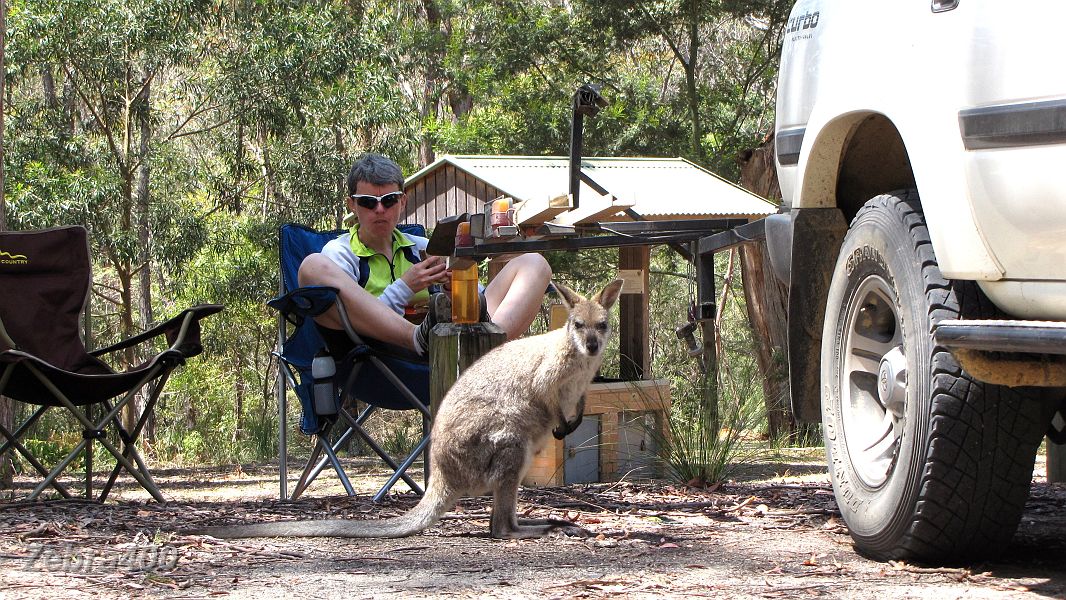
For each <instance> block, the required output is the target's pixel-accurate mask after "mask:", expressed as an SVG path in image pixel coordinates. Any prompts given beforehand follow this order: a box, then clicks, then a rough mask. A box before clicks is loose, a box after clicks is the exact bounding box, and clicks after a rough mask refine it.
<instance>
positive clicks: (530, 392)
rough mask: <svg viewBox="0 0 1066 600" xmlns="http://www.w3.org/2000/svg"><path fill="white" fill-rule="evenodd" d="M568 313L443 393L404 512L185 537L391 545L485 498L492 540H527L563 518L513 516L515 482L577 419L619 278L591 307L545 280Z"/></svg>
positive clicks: (493, 355)
mask: <svg viewBox="0 0 1066 600" xmlns="http://www.w3.org/2000/svg"><path fill="white" fill-rule="evenodd" d="M554 285H555V289H556V290H558V291H559V294H560V296H562V299H563V302H564V303H565V304H566V306H567V308H568V309H569V313H570V314H569V316H568V318H567V321H566V326H565V327H563V328H560V329H556V330H554V331H549V332H548V333H545V334H541V335H537V336H530V337H526V338H520V339H517V340H513V341H511V342H508V343H506V344H504V345H502V346H500V347H497V348H495V349H493V350H492V351H491V352H489V353H488V354H486V355H485V356H483V357H481V358H480V359H479V360H477V361H476V362H475V363H474V364H473V365H471V366H470V367H469V368H468V369H467V370H466V371H464V372H463V373H462V375H461V376H460V377H459V379H458V380H457V381H456V382H455V384H454V385H452V388H451V389H450V390H449V391H448V393H447V394H446V395H445V397H444V400H443V401H442V402H441V406H440V409H439V410H438V412H437V414H436V415H435V416H434V420H433V429H432V438H431V439H432V443H431V444H430V462H429V485H428V486H427V489H426V493H425V495H424V496H423V497H422V499H421V501H419V503H418V504H417V505H416V506H415V507H414V508H412V509H411V510H410V511H408V512H407V513H405V514H403V515H401V516H399V517H393V518H389V519H383V520H379V521H351V520H343V519H330V520H318V521H294V522H275V523H262V524H256V525H236V526H230V527H210V528H206V529H201V530H197V531H188V532H186V533H193V534H202V535H211V536H215V537H219V538H247V537H344V538H396V537H405V536H409V535H414V534H416V533H419V532H421V531H423V530H425V529H426V528H428V527H431V526H432V525H434V524H435V523H436V522H437V521H439V520H440V518H441V517H442V516H443V515H444V513H446V512H447V511H449V510H451V509H452V508H453V507H454V506H455V503H456V502H457V501H458V500H459V498H461V497H463V496H478V495H482V494H485V493H487V492H491V493H492V521H491V526H490V531H491V533H492V537H494V538H507V539H516V538H534V537H541V536H543V535H545V534H547V533H548V532H550V531H552V530H554V529H558V528H563V529H565V530H570V531H572V532H574V533H580V532H582V531H583V530H582V529H581V528H579V527H577V526H576V525H574V524H573V523H571V522H569V521H562V520H557V519H519V518H518V514H517V502H518V485H519V482H521V481H522V478H523V477H524V476H525V473H526V470H527V469H528V468H529V465H530V462H531V461H532V459H533V455H534V454H536V452H537V451H538V450H539V449H541V448H542V447H544V445H545V444H546V443H547V442H548V438H549V435H550V434H551V435H554V436H555V437H556V438H559V439H562V437H563V436H565V435H566V434H567V433H570V432H571V431H573V430H574V429H575V428H576V427H577V424H578V423H580V422H581V413H582V409H583V405H584V400H585V397H584V395H585V392H586V391H587V390H588V387H589V384H591V383H592V378H593V377H594V376H595V375H596V371H597V370H598V369H599V368H600V365H601V364H602V363H603V351H604V348H605V347H606V345H607V335H608V333H609V326H608V319H607V312H608V311H609V310H610V309H611V307H612V306H613V305H614V303H615V302H616V301H617V300H618V295H619V294H620V293H621V290H622V280H620V279H617V280H615V281H613V282H611V283H610V284H608V285H607V286H606V287H604V288H603V289H602V290H601V291H600V292H599V293H598V294H597V295H595V296H594V297H593V298H592V299H591V300H590V299H586V298H585V297H583V296H581V295H579V294H577V293H576V292H574V291H573V290H571V289H569V288H567V287H566V286H564V285H562V284H559V283H555V284H554Z"/></svg>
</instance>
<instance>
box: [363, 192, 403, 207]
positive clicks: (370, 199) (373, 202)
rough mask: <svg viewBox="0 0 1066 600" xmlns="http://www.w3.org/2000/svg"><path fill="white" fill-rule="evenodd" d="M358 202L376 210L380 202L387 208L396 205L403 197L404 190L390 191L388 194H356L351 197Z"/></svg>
mask: <svg viewBox="0 0 1066 600" xmlns="http://www.w3.org/2000/svg"><path fill="white" fill-rule="evenodd" d="M351 198H352V200H354V201H355V203H356V204H358V205H359V206H362V207H363V208H365V209H367V210H374V209H375V208H377V207H378V202H380V203H381V205H382V206H384V207H385V210H388V209H390V208H392V207H393V206H396V203H397V202H399V201H400V198H403V192H389V193H388V194H382V195H380V196H374V195H371V194H356V195H354V196H352V197H351Z"/></svg>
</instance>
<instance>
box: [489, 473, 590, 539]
mask: <svg viewBox="0 0 1066 600" xmlns="http://www.w3.org/2000/svg"><path fill="white" fill-rule="evenodd" d="M517 505H518V482H517V481H514V482H513V484H511V482H508V483H501V485H498V486H497V487H496V489H495V490H493V492H492V524H491V527H490V529H491V532H492V537H494V538H497V539H512V540H515V539H527V538H539V537H544V536H545V535H546V534H547V533H548V532H550V531H551V530H553V529H555V528H556V527H572V526H573V523H569V522H566V521H555V520H554V519H522V520H521V521H519V519H518V513H517V509H518V506H517Z"/></svg>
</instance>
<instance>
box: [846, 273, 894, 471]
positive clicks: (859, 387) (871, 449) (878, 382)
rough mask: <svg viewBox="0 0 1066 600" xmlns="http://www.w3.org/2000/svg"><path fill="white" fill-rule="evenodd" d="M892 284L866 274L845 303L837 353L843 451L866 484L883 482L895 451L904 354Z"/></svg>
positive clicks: (892, 463)
mask: <svg viewBox="0 0 1066 600" xmlns="http://www.w3.org/2000/svg"><path fill="white" fill-rule="evenodd" d="M894 299H895V294H894V292H893V290H892V287H891V286H890V285H889V284H888V282H887V281H885V280H884V279H883V278H882V277H879V276H876V275H871V276H869V277H867V278H866V279H864V280H863V281H862V282H861V283H860V285H859V287H858V288H857V289H856V291H855V294H854V296H853V301H852V302H851V303H850V305H849V307H848V313H847V320H846V321H845V329H844V340H843V341H844V344H843V348H842V350H843V353H842V357H841V362H842V365H841V366H842V367H843V368H842V370H841V381H840V389H841V417H842V420H843V425H844V435H845V437H846V439H847V444H848V454H849V455H850V458H851V463H852V466H853V467H854V470H855V473H856V475H857V476H858V477H859V479H860V480H861V481H862V482H863V484H865V485H866V486H868V487H870V488H877V487H880V486H881V485H884V483H885V482H886V481H888V479H889V477H890V476H891V474H892V471H893V469H894V468H895V465H896V460H897V458H898V456H899V447H900V442H901V441H902V437H903V425H904V418H905V417H904V415H905V411H904V408H905V407H906V387H907V359H906V356H905V355H904V353H903V336H902V332H901V327H900V320H899V314H898V309H897V307H896V303H895V300H894Z"/></svg>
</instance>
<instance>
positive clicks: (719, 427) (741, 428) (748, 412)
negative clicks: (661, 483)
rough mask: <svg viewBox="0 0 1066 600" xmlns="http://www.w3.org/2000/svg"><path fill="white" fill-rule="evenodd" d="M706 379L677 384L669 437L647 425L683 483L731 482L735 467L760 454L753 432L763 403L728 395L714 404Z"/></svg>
mask: <svg viewBox="0 0 1066 600" xmlns="http://www.w3.org/2000/svg"><path fill="white" fill-rule="evenodd" d="M707 385H710V383H709V382H708V380H707V378H706V377H703V378H701V380H698V381H693V382H691V384H689V385H687V386H679V387H677V388H675V394H680V396H679V397H675V399H674V404H673V407H672V410H671V411H670V412H669V418H668V422H669V428H668V429H669V432H670V433H669V436H668V437H665V438H664V436H663V434H662V433H661V432H660V431H659V430H658V429H654V428H652V429H648V433H649V434H650V435H652V436H653V439H654V440H655V442H656V443H655V444H654V446H655V449H656V452H657V457H658V459H659V461H660V462H661V464H662V466H663V468H664V470H665V471H666V473H667V476H668V477H669V478H670V479H672V480H674V481H676V482H678V483H682V484H688V485H690V486H693V487H707V486H709V485H713V484H715V483H720V482H723V481H726V480H727V479H728V478H729V477H730V475H732V474H733V473H734V472H735V471H736V469H737V468H738V467H740V466H742V465H743V464H745V463H746V462H750V461H752V460H755V459H756V458H757V457H758V456H759V455H760V452H761V451H760V448H759V446H758V445H757V444H753V443H752V440H751V432H752V431H753V430H755V429H756V427H757V425H758V423H759V421H760V419H761V417H762V406H761V404H760V403H758V402H757V401H755V400H754V399H752V398H737V399H723V401H720V402H718V404H717V405H715V406H712V405H709V404H708V403H707V402H706V401H705V400H704V396H705V395H706V394H707V390H706V386H707Z"/></svg>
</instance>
